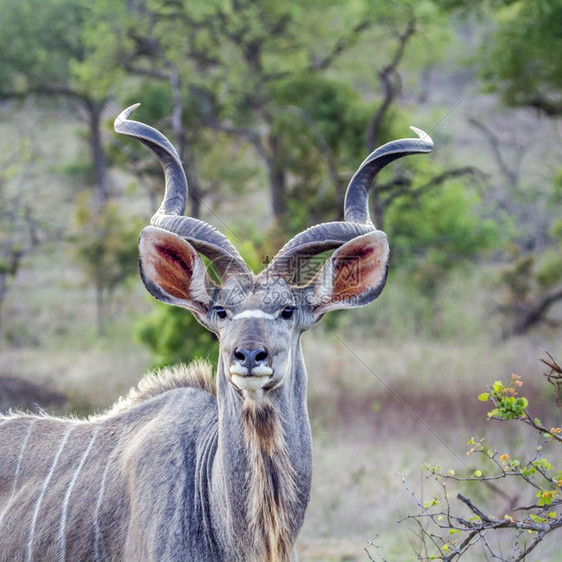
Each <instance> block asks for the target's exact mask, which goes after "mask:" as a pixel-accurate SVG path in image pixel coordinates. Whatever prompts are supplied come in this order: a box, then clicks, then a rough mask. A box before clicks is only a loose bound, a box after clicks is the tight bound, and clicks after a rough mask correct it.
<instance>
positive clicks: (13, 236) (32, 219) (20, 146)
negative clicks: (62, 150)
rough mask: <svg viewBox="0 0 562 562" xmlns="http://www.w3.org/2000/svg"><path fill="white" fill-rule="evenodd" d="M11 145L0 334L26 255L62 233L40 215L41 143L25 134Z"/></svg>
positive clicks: (0, 189) (2, 220) (1, 223)
mask: <svg viewBox="0 0 562 562" xmlns="http://www.w3.org/2000/svg"><path fill="white" fill-rule="evenodd" d="M10 149H11V150H9V151H7V152H6V154H3V156H4V157H3V158H2V161H1V162H0V336H3V335H5V334H7V332H6V331H5V330H4V322H3V311H4V304H5V302H6V297H7V295H8V291H9V289H10V285H11V283H12V282H13V281H14V280H15V279H16V277H17V275H18V273H19V271H20V268H21V266H22V262H23V260H24V258H25V257H26V256H27V255H28V254H30V253H32V252H33V251H34V250H36V249H37V248H38V247H40V246H41V245H44V244H45V243H48V242H51V241H53V240H55V239H57V238H60V237H61V233H60V232H59V230H58V228H57V227H56V226H55V225H53V224H52V220H48V219H47V218H46V217H44V216H40V214H39V213H38V212H37V209H36V206H35V203H34V197H35V195H36V193H35V189H34V188H35V186H36V185H37V183H38V181H39V180H38V177H37V174H36V168H38V167H39V168H40V167H41V166H42V164H43V162H42V159H41V157H40V155H39V153H38V151H37V147H36V146H34V144H33V143H32V142H31V141H30V139H29V138H23V139H21V140H20V141H19V142H13V144H12V146H10ZM16 155H17V158H16Z"/></svg>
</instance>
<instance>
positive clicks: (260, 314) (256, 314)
mask: <svg viewBox="0 0 562 562" xmlns="http://www.w3.org/2000/svg"><path fill="white" fill-rule="evenodd" d="M240 318H263V319H264V320H275V316H273V314H269V313H267V312H264V311H263V310H259V309H254V310H244V312H239V313H238V314H235V315H234V316H233V317H232V319H233V320H238V319H240Z"/></svg>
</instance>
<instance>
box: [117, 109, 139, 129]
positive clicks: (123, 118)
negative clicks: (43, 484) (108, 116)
mask: <svg viewBox="0 0 562 562" xmlns="http://www.w3.org/2000/svg"><path fill="white" fill-rule="evenodd" d="M139 106H140V103H135V104H133V105H131V106H129V107H127V108H126V109H124V110H123V111H122V112H121V113H120V114H119V115H118V116H117V117H116V118H115V121H114V122H113V128H114V129H115V131H116V132H118V133H119V132H120V131H119V126H120V125H122V124H123V122H124V121H127V119H129V116H130V115H131V113H133V111H135V109H137V107H139Z"/></svg>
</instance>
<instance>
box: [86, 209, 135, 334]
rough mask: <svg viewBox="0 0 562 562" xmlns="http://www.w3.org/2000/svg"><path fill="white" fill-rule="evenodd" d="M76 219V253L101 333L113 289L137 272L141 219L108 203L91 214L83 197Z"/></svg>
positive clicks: (104, 328)
mask: <svg viewBox="0 0 562 562" xmlns="http://www.w3.org/2000/svg"><path fill="white" fill-rule="evenodd" d="M77 218H78V223H79V226H80V234H79V235H77V236H76V240H75V243H76V248H77V249H76V252H77V255H78V259H79V260H80V262H81V263H82V265H83V268H84V272H85V274H86V276H87V278H88V279H89V280H90V281H91V282H92V283H93V285H94V287H95V289H96V305H97V324H98V333H99V334H100V335H103V334H104V333H105V330H106V324H107V318H108V314H109V309H110V305H111V302H112V298H113V296H114V294H115V291H116V290H117V288H118V287H119V286H121V285H123V284H124V283H125V282H126V281H127V279H129V278H130V277H131V276H132V275H136V273H137V262H138V249H137V239H138V235H139V232H140V230H141V229H142V227H143V225H144V220H138V219H137V220H135V219H131V218H128V217H125V216H123V214H122V213H121V212H120V211H119V209H118V207H117V206H116V205H115V204H112V203H108V204H106V205H105V207H104V209H103V211H102V212H97V213H92V212H91V211H90V210H89V206H88V201H87V198H86V199H84V200H83V201H82V202H81V204H80V205H79V207H78V213H77Z"/></svg>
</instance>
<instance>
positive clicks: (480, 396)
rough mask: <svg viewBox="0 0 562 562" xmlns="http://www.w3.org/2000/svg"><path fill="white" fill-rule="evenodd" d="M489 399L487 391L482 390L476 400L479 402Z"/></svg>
mask: <svg viewBox="0 0 562 562" xmlns="http://www.w3.org/2000/svg"><path fill="white" fill-rule="evenodd" d="M489 399H490V393H489V392H483V393H482V394H479V395H478V400H480V402H487V401H488V400H489Z"/></svg>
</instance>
